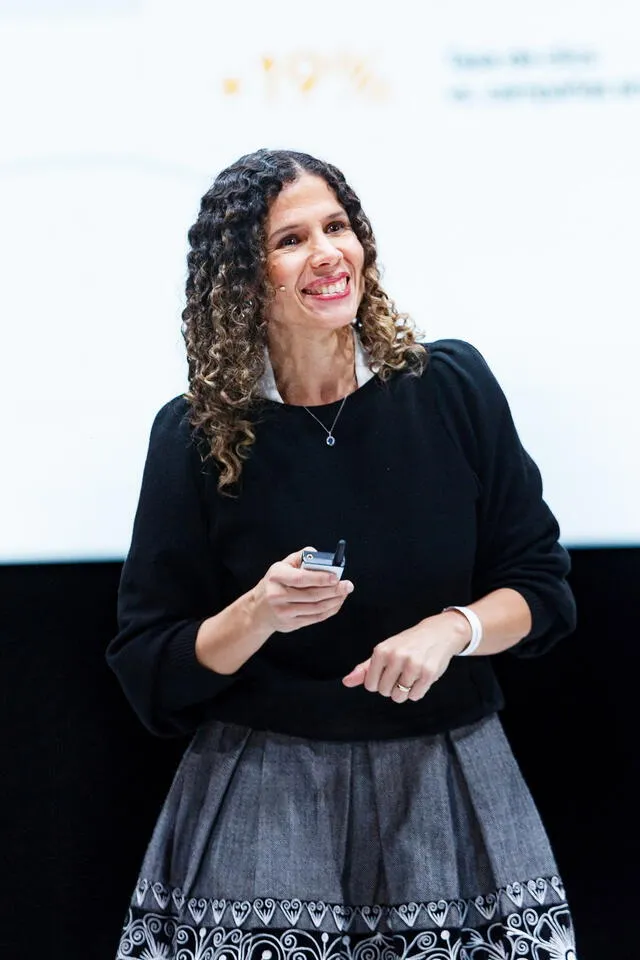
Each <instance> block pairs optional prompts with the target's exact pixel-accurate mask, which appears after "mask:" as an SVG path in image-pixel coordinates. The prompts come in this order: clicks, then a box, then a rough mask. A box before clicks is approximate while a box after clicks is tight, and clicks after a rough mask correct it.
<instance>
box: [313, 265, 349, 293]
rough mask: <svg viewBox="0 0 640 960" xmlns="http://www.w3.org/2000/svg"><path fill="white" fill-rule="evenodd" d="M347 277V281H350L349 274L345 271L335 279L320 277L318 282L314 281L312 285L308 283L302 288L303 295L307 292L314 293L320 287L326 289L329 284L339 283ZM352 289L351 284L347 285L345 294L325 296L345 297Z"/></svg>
mask: <svg viewBox="0 0 640 960" xmlns="http://www.w3.org/2000/svg"><path fill="white" fill-rule="evenodd" d="M345 277H346V279H347V280H350V277H349V273H348V271H346V270H343V271H342V273H337V274H336V275H335V276H334V277H319V278H318V279H317V280H313V281H312V283H307V284H306V285H305V286H304V287H303V288H302V293H306V292H307V291H309V292H311V293H313V291H314V290H317V289H318V287H326V286H327V284H329V283H339V282H340V281H341V280H344V279H345ZM349 289H350V284H349V283H347V288H346V290H345V292H344V293H327V294H325V296H326V297H327V298H329V297H344V296H346V294H347V293H348V291H349Z"/></svg>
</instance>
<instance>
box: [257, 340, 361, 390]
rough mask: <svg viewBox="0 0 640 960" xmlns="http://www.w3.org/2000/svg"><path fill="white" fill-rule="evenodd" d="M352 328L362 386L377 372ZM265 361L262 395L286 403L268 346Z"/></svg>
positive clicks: (356, 361) (357, 381) (261, 384)
mask: <svg viewBox="0 0 640 960" xmlns="http://www.w3.org/2000/svg"><path fill="white" fill-rule="evenodd" d="M352 329H353V340H354V347H355V366H356V383H357V385H358V387H362V386H364V384H365V383H367V381H369V380H371V378H372V377H373V376H375V373H374V371H373V370H372V369H371V367H370V366H369V355H368V353H367V351H366V350H365V349H364V347H363V346H362V341H361V340H360V337H359V336H358V333H357V331H356V330H355V328H352ZM264 362H265V368H264V374H263V375H262V379H261V380H260V387H259V392H260V396H261V397H264V398H265V400H275V402H276V403H284V400H283V399H282V397H281V395H280V391H279V390H278V388H277V386H276V378H275V374H274V372H273V365H272V363H271V357H270V356H269V351H268V350H267V349H266V348H265V358H264Z"/></svg>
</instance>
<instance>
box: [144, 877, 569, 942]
mask: <svg viewBox="0 0 640 960" xmlns="http://www.w3.org/2000/svg"><path fill="white" fill-rule="evenodd" d="M564 901H565V892H564V888H563V886H562V881H561V880H560V878H559V877H555V876H554V877H546V878H545V877H538V878H536V879H535V880H528V881H526V882H523V883H518V882H515V883H510V884H508V885H507V886H505V887H501V888H500V889H498V890H495V891H493V892H491V893H486V894H484V895H482V896H477V897H472V898H470V899H467V900H462V899H459V900H430V901H426V902H421V901H415V900H413V901H409V902H408V903H399V904H394V905H380V904H374V905H372V904H364V905H361V906H357V905H356V906H346V905H344V904H341V903H327V902H325V901H322V900H317V901H316V900H299V899H297V898H295V897H293V898H291V899H289V900H276V899H275V898H273V897H264V898H256V899H255V900H225V899H219V898H213V899H211V898H206V897H189V896H187V895H186V894H185V893H184V891H182V890H179V889H177V888H171V887H167V886H165V885H164V884H162V883H159V882H157V881H155V882H153V881H151V880H148V879H146V878H141V879H140V880H139V881H138V885H137V887H136V889H135V891H134V895H133V901H132V906H133V908H134V910H135V911H136V912H137V913H139V914H143V913H150V914H156V915H158V916H162V915H164V916H166V917H167V919H169V918H172V919H174V920H175V921H176V922H177V923H179V924H193V925H194V926H196V927H200V926H205V927H207V926H209V927H210V926H215V927H218V926H219V927H223V928H227V929H233V928H236V927H243V928H245V929H263V928H268V929H270V928H275V929H285V928H296V929H303V930H310V931H312V930H319V931H325V932H327V933H347V932H349V933H367V934H368V933H376V932H377V931H379V930H384V931H385V932H393V933H395V932H396V931H399V932H401V931H403V930H407V929H410V930H416V931H419V930H430V929H445V928H446V927H449V928H456V927H464V926H466V927H476V926H478V925H486V924H489V923H491V922H492V921H493V920H494V919H498V918H500V917H507V916H510V915H514V916H519V915H520V914H521V913H522V911H523V910H525V909H527V908H533V909H535V908H537V907H543V906H554V905H559V904H562V903H564ZM514 910H516V911H517V912H515V913H514ZM563 960H564V957H563Z"/></svg>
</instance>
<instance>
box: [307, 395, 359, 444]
mask: <svg viewBox="0 0 640 960" xmlns="http://www.w3.org/2000/svg"><path fill="white" fill-rule="evenodd" d="M348 396H349V394H347V397H348ZM347 397H343V398H342V403H341V404H340V407H339V408H338V412H337V413H336V415H335V418H334V420H333V423H332V424H331V427H330V428H329V427H326V426H325V425H324V423H323V422H322V420H320V418H319V417H316V415H315V413H311V410H309V407H305V408H304V409H305V410H306V411H307V413H308V414H309V416H310V417H313V419H314V420H315V421H316V423H319V424H320V426H321V427H322V429H323V430H324V431H325V433H326V434H327V439H326V444H327V446H328V447H332V446H333V445H334V443H335V442H336V438H335V437H334V435H333V429H334V427H335V425H336V423H337V422H338V417H339V416H340V414H341V413H342V408H343V407H344V405H345V403H346V402H347Z"/></svg>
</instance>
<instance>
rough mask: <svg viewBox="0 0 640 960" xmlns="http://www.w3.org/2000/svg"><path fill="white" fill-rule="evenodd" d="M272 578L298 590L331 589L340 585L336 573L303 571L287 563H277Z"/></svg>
mask: <svg viewBox="0 0 640 960" xmlns="http://www.w3.org/2000/svg"><path fill="white" fill-rule="evenodd" d="M271 577H272V579H273V580H276V581H277V582H278V583H281V584H283V585H284V586H286V587H295V588H296V589H298V590H301V589H305V588H306V587H323V586H325V587H329V586H335V585H336V584H337V583H338V578H337V577H336V575H335V573H325V571H323V570H301V569H300V568H299V567H292V566H289V565H288V564H285V563H277V564H275V565H274V566H273V567H272V568H271Z"/></svg>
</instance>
